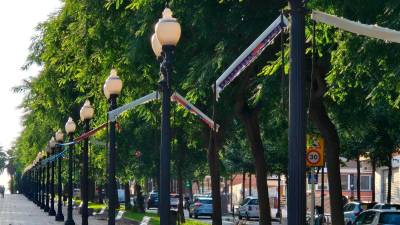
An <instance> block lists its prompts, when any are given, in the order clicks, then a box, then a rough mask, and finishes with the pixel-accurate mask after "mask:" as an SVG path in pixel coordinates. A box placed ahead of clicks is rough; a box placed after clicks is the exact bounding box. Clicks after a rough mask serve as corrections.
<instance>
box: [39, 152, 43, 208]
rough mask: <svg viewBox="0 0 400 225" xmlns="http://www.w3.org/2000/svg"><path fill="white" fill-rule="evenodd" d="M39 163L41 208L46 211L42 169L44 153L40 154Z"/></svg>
mask: <svg viewBox="0 0 400 225" xmlns="http://www.w3.org/2000/svg"><path fill="white" fill-rule="evenodd" d="M38 155H39V163H38V170H39V207H40V208H41V209H44V201H43V198H42V196H43V194H44V193H43V169H42V158H43V155H42V152H39V154H38Z"/></svg>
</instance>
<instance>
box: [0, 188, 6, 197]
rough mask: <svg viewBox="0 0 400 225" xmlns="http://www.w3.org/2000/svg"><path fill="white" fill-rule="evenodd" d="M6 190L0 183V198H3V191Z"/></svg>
mask: <svg viewBox="0 0 400 225" xmlns="http://www.w3.org/2000/svg"><path fill="white" fill-rule="evenodd" d="M5 191H6V189H5V187H4V186H3V185H0V195H1V197H2V198H4V192H5Z"/></svg>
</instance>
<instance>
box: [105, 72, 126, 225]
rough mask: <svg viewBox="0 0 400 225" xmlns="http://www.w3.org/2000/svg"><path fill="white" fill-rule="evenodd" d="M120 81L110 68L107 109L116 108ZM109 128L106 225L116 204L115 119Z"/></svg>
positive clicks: (112, 214)
mask: <svg viewBox="0 0 400 225" xmlns="http://www.w3.org/2000/svg"><path fill="white" fill-rule="evenodd" d="M121 90H122V81H121V79H120V78H119V77H118V75H117V71H116V70H115V69H112V70H111V73H110V76H109V77H108V78H107V80H106V82H105V83H104V87H103V91H104V95H105V96H106V97H107V99H108V100H109V111H111V110H114V109H115V108H117V97H118V96H119V95H120V94H121ZM109 126H110V129H109V135H110V137H109V140H110V143H109V151H108V191H107V194H108V225H114V224H115V208H116V205H117V182H116V180H115V159H116V152H115V121H111V122H110V124H109Z"/></svg>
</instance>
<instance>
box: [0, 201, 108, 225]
mask: <svg viewBox="0 0 400 225" xmlns="http://www.w3.org/2000/svg"><path fill="white" fill-rule="evenodd" d="M63 213H64V217H65V218H66V217H67V210H66V208H64V209H63ZM74 221H75V224H76V225H79V224H81V220H80V215H78V214H77V211H76V210H74ZM89 224H90V225H106V224H107V221H102V220H96V219H94V218H92V217H89ZM0 225H64V222H56V221H55V218H54V216H48V214H47V213H45V212H43V210H41V209H40V208H39V207H37V206H36V205H35V204H34V203H32V202H31V201H29V200H28V199H27V198H25V196H23V195H5V198H4V199H3V198H0Z"/></svg>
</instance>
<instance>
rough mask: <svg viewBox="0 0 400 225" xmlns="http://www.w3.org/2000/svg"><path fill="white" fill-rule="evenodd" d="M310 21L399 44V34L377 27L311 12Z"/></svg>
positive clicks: (315, 11)
mask: <svg viewBox="0 0 400 225" xmlns="http://www.w3.org/2000/svg"><path fill="white" fill-rule="evenodd" d="M311 19H312V20H314V21H316V22H319V23H325V24H328V25H331V26H334V27H337V28H339V29H342V30H345V31H349V32H352V33H355V34H358V35H364V36H367V37H372V38H377V39H381V40H384V41H390V42H396V43H400V32H399V31H396V30H392V29H389V28H385V27H380V26H378V25H367V24H362V23H359V22H354V21H351V20H348V19H345V18H341V17H337V16H333V15H330V14H327V13H324V12H320V11H317V10H313V12H312V14H311Z"/></svg>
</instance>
